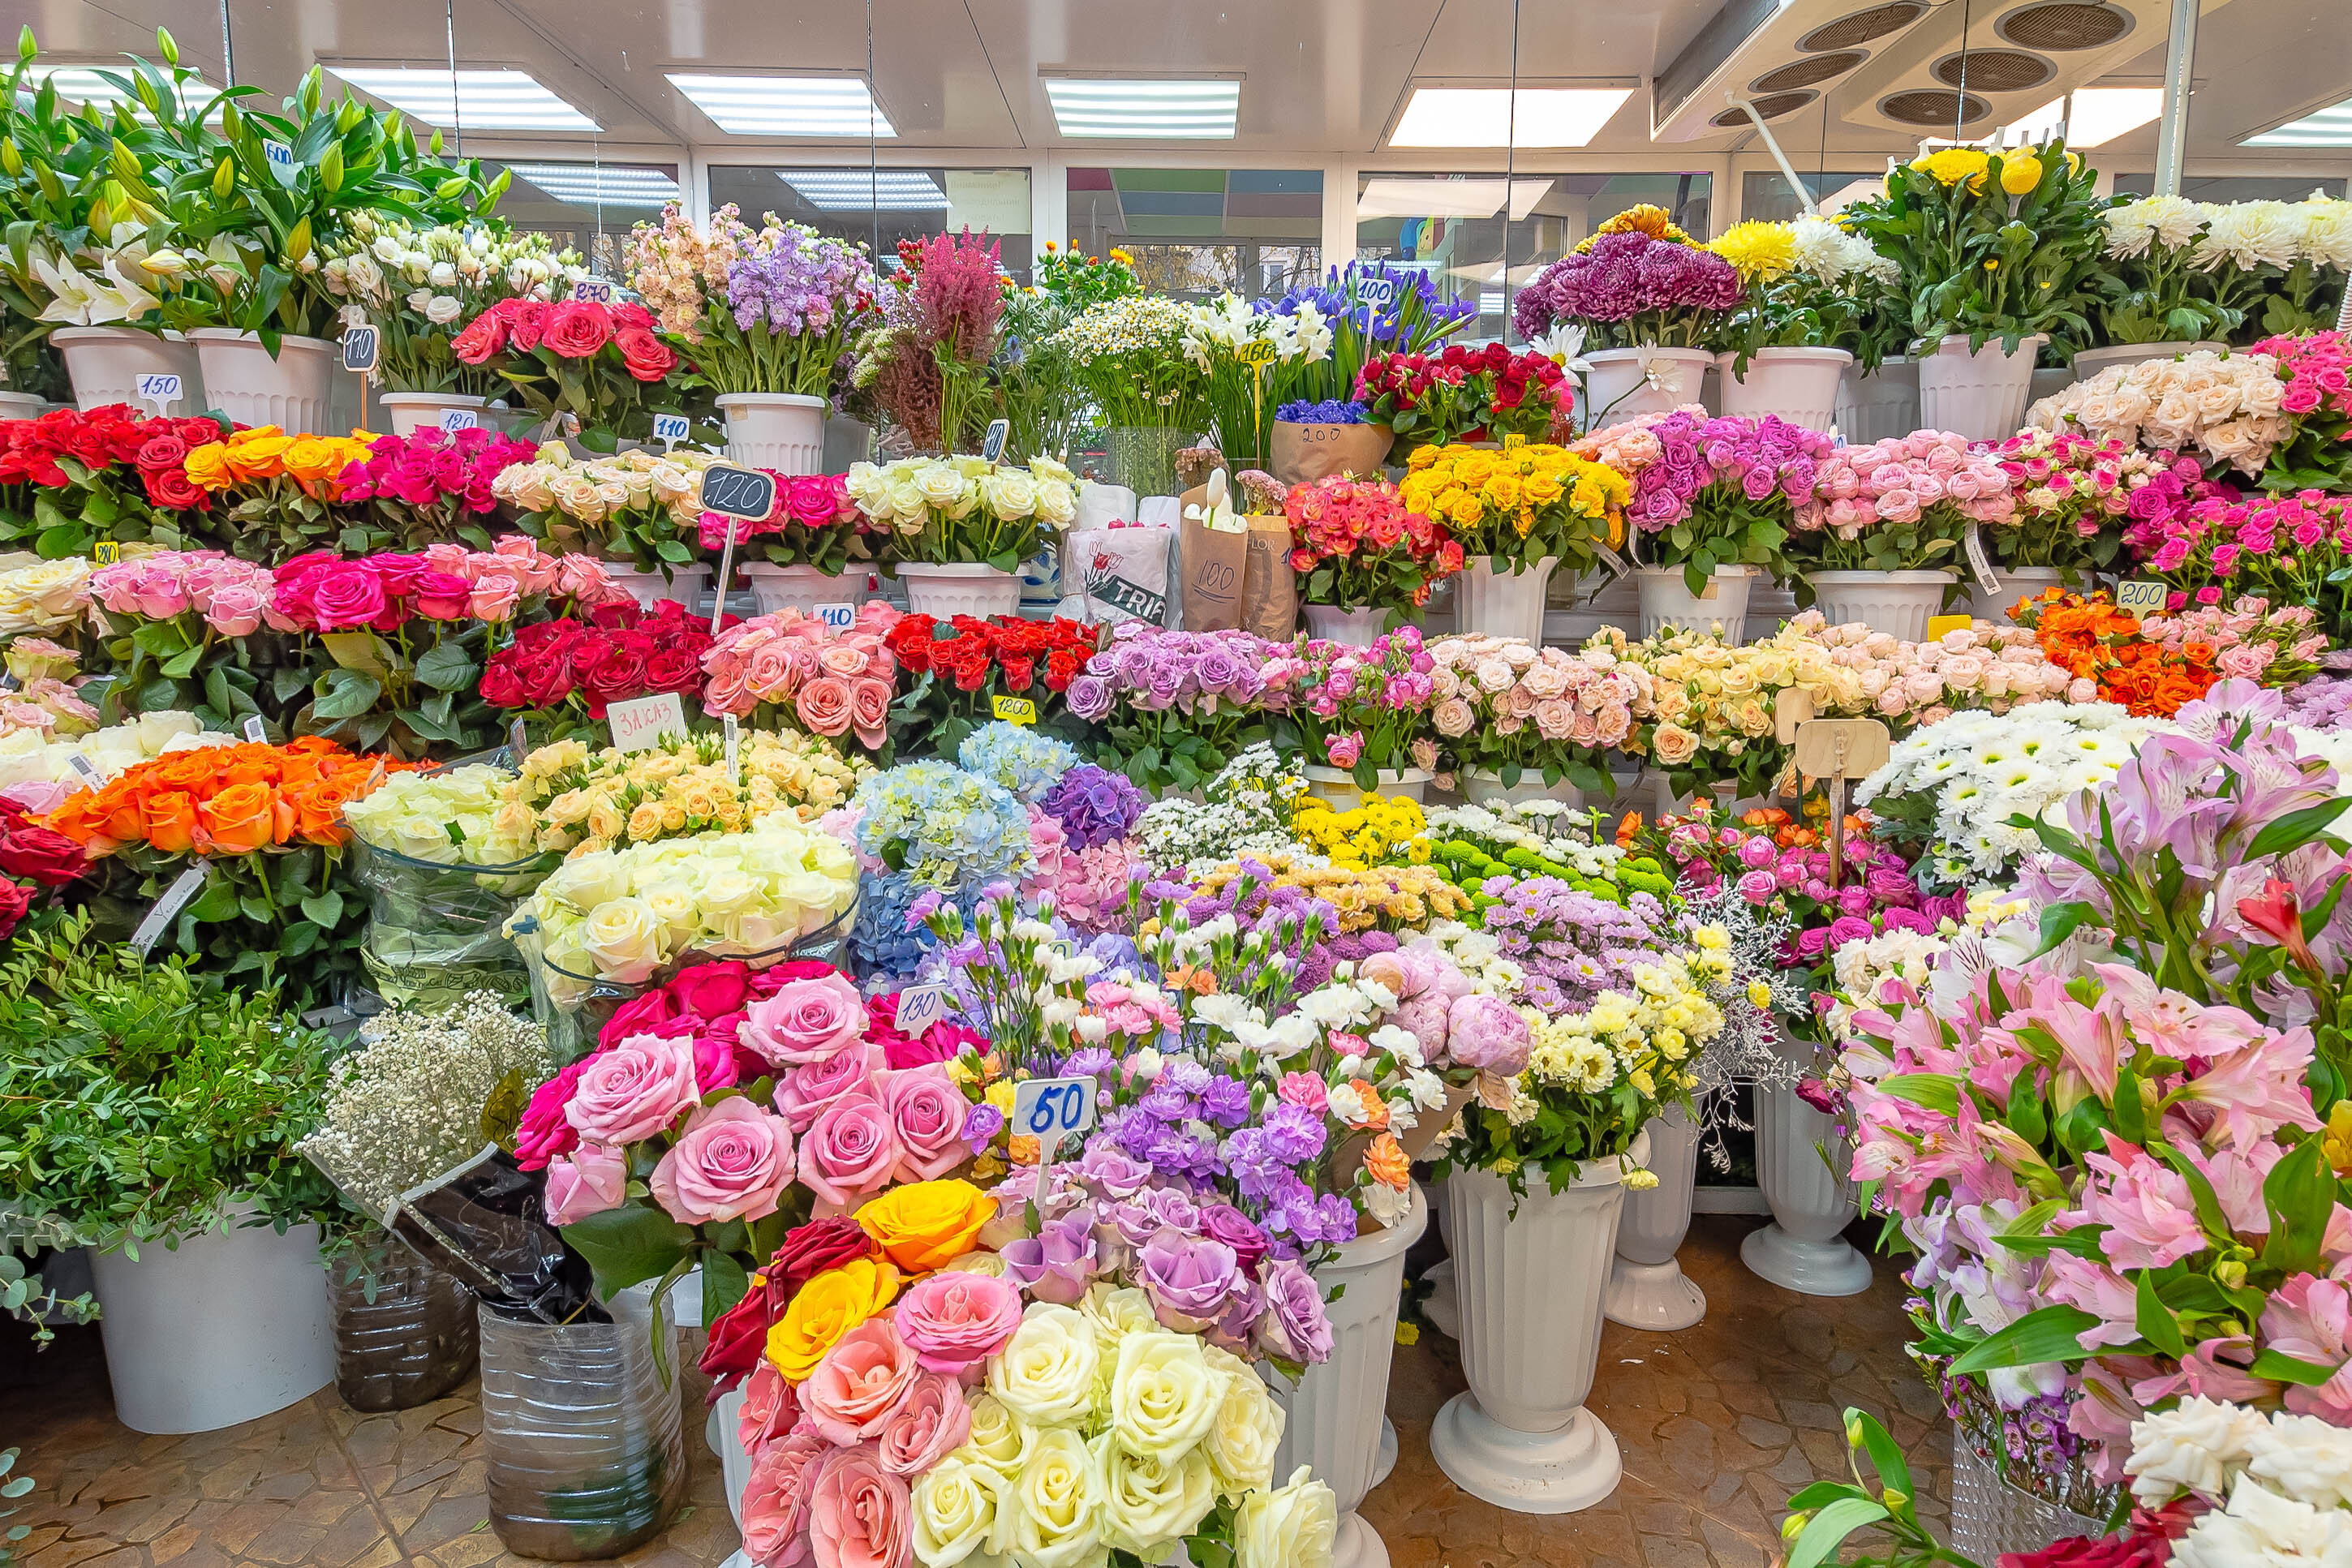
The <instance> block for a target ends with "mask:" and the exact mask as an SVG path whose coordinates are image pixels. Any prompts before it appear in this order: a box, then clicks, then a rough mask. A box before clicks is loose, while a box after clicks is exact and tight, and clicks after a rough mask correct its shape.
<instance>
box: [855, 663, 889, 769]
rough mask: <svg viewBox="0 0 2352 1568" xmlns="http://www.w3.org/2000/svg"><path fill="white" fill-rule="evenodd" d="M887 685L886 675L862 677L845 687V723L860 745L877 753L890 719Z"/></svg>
mask: <svg viewBox="0 0 2352 1568" xmlns="http://www.w3.org/2000/svg"><path fill="white" fill-rule="evenodd" d="M891 689H892V688H891V684H890V680H889V678H888V677H887V676H877V675H864V676H861V677H859V678H858V679H856V680H855V681H852V682H851V683H850V684H849V723H850V726H851V727H852V728H854V729H856V731H857V739H858V742H859V744H860V745H863V746H865V747H869V748H871V749H873V750H877V751H878V750H880V749H881V747H882V737H883V734H884V731H885V728H886V727H887V723H888V721H889V717H890V693H891Z"/></svg>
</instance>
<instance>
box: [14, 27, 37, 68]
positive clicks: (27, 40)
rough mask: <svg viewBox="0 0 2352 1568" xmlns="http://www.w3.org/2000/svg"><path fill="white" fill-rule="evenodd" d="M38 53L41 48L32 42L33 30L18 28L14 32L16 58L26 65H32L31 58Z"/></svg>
mask: <svg viewBox="0 0 2352 1568" xmlns="http://www.w3.org/2000/svg"><path fill="white" fill-rule="evenodd" d="M40 52H41V46H40V45H39V44H38V43H36V42H35V41H34V38H33V29H32V28H30V27H20V28H18V29H17V30H16V58H17V59H18V60H20V61H22V62H23V63H24V64H26V65H31V64H32V63H33V57H35V56H36V55H38V54H39V53H40Z"/></svg>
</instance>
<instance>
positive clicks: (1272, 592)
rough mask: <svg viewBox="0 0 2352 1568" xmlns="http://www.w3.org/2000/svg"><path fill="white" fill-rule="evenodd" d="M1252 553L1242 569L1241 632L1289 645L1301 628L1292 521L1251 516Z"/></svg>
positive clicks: (1246, 520) (1283, 518)
mask: <svg viewBox="0 0 2352 1568" xmlns="http://www.w3.org/2000/svg"><path fill="white" fill-rule="evenodd" d="M1243 521H1244V522H1246V523H1247V524H1249V553H1248V556H1247V558H1246V559H1245V560H1244V563H1243V567H1242V617H1241V622H1240V624H1241V629H1242V630H1243V631H1244V632H1250V633H1252V634H1253V635H1255V636H1259V637H1265V638H1267V639H1269V640H1270V641H1273V642H1276V643H1287V642H1289V641H1290V639H1291V636H1292V634H1293V633H1294V632H1297V629H1298V580H1297V578H1296V577H1294V576H1293V575H1292V573H1291V570H1290V519H1289V518H1287V517H1244V519H1243Z"/></svg>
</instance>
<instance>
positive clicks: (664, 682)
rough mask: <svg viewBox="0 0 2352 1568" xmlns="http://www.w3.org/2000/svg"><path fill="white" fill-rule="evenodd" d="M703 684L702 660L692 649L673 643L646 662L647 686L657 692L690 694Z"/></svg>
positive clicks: (659, 650)
mask: <svg viewBox="0 0 2352 1568" xmlns="http://www.w3.org/2000/svg"><path fill="white" fill-rule="evenodd" d="M701 684H702V660H701V658H700V656H699V655H698V654H697V653H695V651H694V650H693V649H692V648H689V647H687V646H685V645H684V644H682V643H672V644H670V645H669V646H668V647H667V648H658V649H656V650H655V651H654V653H653V655H652V656H651V657H650V658H648V659H646V686H647V688H648V689H650V690H653V691H656V692H690V691H692V690H694V689H695V687H697V686H698V685H701Z"/></svg>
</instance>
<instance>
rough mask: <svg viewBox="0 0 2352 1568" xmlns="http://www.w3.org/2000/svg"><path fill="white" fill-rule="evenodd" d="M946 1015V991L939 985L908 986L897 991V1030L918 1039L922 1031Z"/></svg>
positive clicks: (908, 1036)
mask: <svg viewBox="0 0 2352 1568" xmlns="http://www.w3.org/2000/svg"><path fill="white" fill-rule="evenodd" d="M947 1016H948V993H947V990H946V988H944V987H941V986H908V988H906V989H905V990H903V991H900V992H899V993H898V1032H899V1033H900V1034H903V1035H905V1036H906V1037H907V1038H908V1039H909V1040H920V1039H922V1038H923V1031H924V1030H928V1029H929V1028H930V1027H931V1026H932V1025H933V1024H935V1023H937V1022H939V1021H940V1019H944V1018H946V1017H947Z"/></svg>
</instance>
